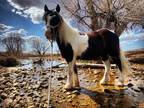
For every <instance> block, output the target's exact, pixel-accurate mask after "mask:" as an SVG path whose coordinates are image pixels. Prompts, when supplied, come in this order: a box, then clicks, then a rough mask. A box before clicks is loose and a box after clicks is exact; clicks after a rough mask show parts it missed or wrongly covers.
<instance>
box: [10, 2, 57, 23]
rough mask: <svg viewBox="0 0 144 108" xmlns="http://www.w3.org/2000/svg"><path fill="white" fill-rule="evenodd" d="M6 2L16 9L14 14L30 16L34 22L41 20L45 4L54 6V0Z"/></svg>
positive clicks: (50, 6)
mask: <svg viewBox="0 0 144 108" xmlns="http://www.w3.org/2000/svg"><path fill="white" fill-rule="evenodd" d="M7 1H8V3H9V4H10V5H11V6H13V7H14V9H16V10H14V9H13V10H12V12H15V13H16V14H18V15H20V16H23V17H30V18H31V21H32V22H33V23H34V24H39V23H40V22H41V21H42V16H43V8H44V5H45V4H47V5H48V6H49V8H53V7H54V6H56V0H7Z"/></svg>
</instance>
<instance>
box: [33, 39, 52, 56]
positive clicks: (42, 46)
mask: <svg viewBox="0 0 144 108" xmlns="http://www.w3.org/2000/svg"><path fill="white" fill-rule="evenodd" d="M49 47H50V45H49V44H48V42H44V41H42V40H41V39H38V38H36V39H33V40H32V48H33V51H34V52H35V53H36V54H38V55H40V56H43V55H45V54H46V52H47V51H48V49H49Z"/></svg>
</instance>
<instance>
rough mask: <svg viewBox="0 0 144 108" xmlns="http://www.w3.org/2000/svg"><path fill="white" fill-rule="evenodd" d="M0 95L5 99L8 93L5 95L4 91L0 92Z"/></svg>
mask: <svg viewBox="0 0 144 108" xmlns="http://www.w3.org/2000/svg"><path fill="white" fill-rule="evenodd" d="M0 97H1V98H2V99H6V98H7V97H8V95H7V94H6V93H2V94H0Z"/></svg>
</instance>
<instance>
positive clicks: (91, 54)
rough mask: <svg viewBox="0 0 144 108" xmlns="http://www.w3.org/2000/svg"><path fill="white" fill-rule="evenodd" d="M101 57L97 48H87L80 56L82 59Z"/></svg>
mask: <svg viewBox="0 0 144 108" xmlns="http://www.w3.org/2000/svg"><path fill="white" fill-rule="evenodd" d="M99 57H100V54H99V52H97V51H95V50H91V49H87V50H86V51H85V52H83V53H82V54H81V55H80V56H79V57H78V58H79V59H82V60H93V59H98V58H99Z"/></svg>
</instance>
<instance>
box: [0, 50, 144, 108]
mask: <svg viewBox="0 0 144 108" xmlns="http://www.w3.org/2000/svg"><path fill="white" fill-rule="evenodd" d="M127 57H128V59H129V61H130V66H131V68H132V72H133V74H134V78H133V79H132V80H131V81H130V82H129V85H128V86H125V87H116V86H114V83H115V81H114V78H115V72H116V71H117V69H115V68H114V69H111V74H110V76H111V80H110V82H109V85H106V86H102V85H100V84H99V81H100V79H101V78H102V75H103V72H104V69H103V68H97V69H94V68H88V67H87V68H82V67H79V69H78V75H79V80H80V86H81V89H80V90H74V91H65V90H64V89H63V86H64V84H65V82H66V72H67V68H65V67H63V68H54V69H53V71H52V80H51V101H50V105H51V107H53V108H129V107H130V108H131V107H134V108H143V106H144V68H143V67H144V63H143V62H141V61H143V59H144V50H141V51H133V52H128V53H127ZM55 59H56V60H57V58H55ZM60 61H62V62H63V59H62V58H60ZM91 63H94V61H91ZM49 72H50V70H49V69H48V68H40V66H37V65H35V66H34V67H32V68H27V69H25V68H23V69H22V68H3V67H1V68H0V85H1V86H0V107H2V108H6V107H7V108H47V103H48V86H49V85H48V79H49V77H48V76H49Z"/></svg>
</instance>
